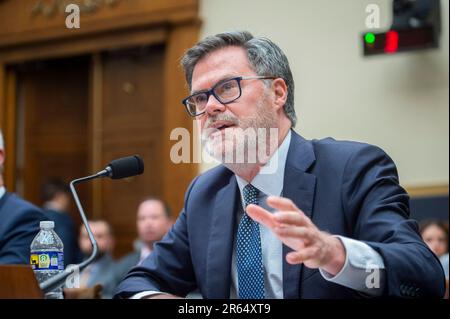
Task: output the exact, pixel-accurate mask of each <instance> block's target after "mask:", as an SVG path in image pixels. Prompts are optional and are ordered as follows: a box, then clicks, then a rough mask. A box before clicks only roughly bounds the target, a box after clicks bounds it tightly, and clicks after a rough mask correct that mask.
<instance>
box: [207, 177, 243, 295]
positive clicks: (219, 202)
mask: <svg viewBox="0 0 450 319" xmlns="http://www.w3.org/2000/svg"><path fill="white" fill-rule="evenodd" d="M237 194H238V187H237V183H236V177H235V176H234V175H232V176H231V178H230V182H229V184H228V185H227V186H225V187H224V188H222V189H221V190H220V191H219V192H218V193H217V195H216V201H215V204H214V209H213V211H212V213H213V217H212V222H211V232H210V236H209V245H208V254H207V291H208V293H207V298H214V299H215V298H220V299H223V298H229V297H230V285H231V258H232V251H233V231H234V222H235V218H236V212H237V207H236V203H239V202H240V201H238V200H237V198H236V196H237Z"/></svg>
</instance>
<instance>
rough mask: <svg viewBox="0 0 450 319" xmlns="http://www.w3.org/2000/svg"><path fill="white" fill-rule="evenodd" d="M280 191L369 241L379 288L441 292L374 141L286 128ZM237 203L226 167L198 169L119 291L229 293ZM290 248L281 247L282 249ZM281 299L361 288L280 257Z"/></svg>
mask: <svg viewBox="0 0 450 319" xmlns="http://www.w3.org/2000/svg"><path fill="white" fill-rule="evenodd" d="M283 196H284V197H287V198H290V199H292V200H293V201H294V202H295V204H296V205H297V206H298V207H299V208H300V209H302V210H303V212H305V214H306V215H308V216H309V217H310V218H311V219H312V221H313V222H314V224H315V225H316V226H317V227H318V228H319V229H321V230H324V231H328V232H329V233H331V234H336V235H342V236H346V237H349V238H354V239H357V240H360V241H363V242H365V243H367V244H368V245H369V246H371V247H372V248H373V249H375V250H376V251H377V252H378V253H379V254H380V255H381V256H382V258H383V260H384V264H385V266H386V283H385V290H384V292H383V295H384V296H396V297H421V296H423V297H441V296H442V295H443V293H444V275H443V271H442V267H441V266H440V264H439V260H438V259H437V258H436V256H434V255H433V253H432V252H431V251H430V250H429V249H428V248H427V246H426V245H425V244H424V243H423V241H422V240H421V238H420V236H419V234H418V231H417V223H416V222H415V221H413V220H410V219H408V217H409V207H408V201H409V198H408V195H407V193H406V192H405V190H404V189H403V188H402V187H400V186H399V181H398V177H397V170H396V167H395V165H394V163H393V162H392V160H391V159H390V158H389V157H388V156H387V155H386V154H385V153H384V152H383V151H382V150H381V149H379V148H377V147H375V146H371V145H367V144H362V143H356V142H341V141H335V140H333V139H331V138H327V139H324V140H312V141H307V140H305V139H303V138H302V137H301V136H299V135H298V134H296V133H295V132H292V138H291V144H290V147H289V152H288V155H287V160H286V168H285V174H284V185H283ZM238 205H241V203H240V200H239V188H238V186H237V183H236V178H235V175H234V174H233V173H232V172H231V171H229V170H228V169H226V168H224V167H223V166H219V167H216V168H214V169H212V170H209V171H208V172H206V173H204V174H202V175H200V176H198V177H197V178H196V179H194V181H193V182H192V183H191V185H190V187H189V189H188V191H187V193H186V197H185V203H184V210H183V211H182V212H181V214H180V216H179V218H178V220H177V222H176V223H175V225H174V226H173V228H172V229H171V230H170V232H169V233H168V234H167V235H166V236H165V238H164V239H163V240H162V241H161V242H159V243H158V244H156V245H155V249H154V251H153V253H152V254H151V255H150V256H149V257H148V258H147V259H146V260H145V261H144V262H143V263H142V265H141V266H140V267H136V268H134V269H133V270H132V271H131V272H130V273H129V274H128V276H127V277H126V279H125V280H124V281H123V282H122V283H121V284H120V285H119V287H118V289H117V290H116V293H117V294H118V295H117V296H118V297H128V296H130V295H133V294H134V293H137V292H140V291H145V290H160V291H165V292H169V293H173V294H176V295H181V296H184V295H186V294H187V293H188V292H189V291H191V290H194V289H196V288H197V287H198V288H199V289H200V292H201V294H202V295H203V296H204V297H205V298H228V297H229V293H230V280H231V278H230V276H231V258H232V249H233V240H234V233H235V230H234V229H233V228H234V225H235V221H234V219H235V216H236V212H237V210H238V207H239V206H238ZM289 251H290V249H289V248H288V247H286V246H283V256H285V255H286V253H288V252H289ZM283 292H284V297H285V298H353V297H360V296H361V295H360V294H359V293H358V292H356V291H354V290H352V289H350V288H346V287H344V286H341V285H338V284H335V283H332V282H329V281H326V280H325V279H324V278H322V276H321V275H320V273H319V271H318V270H317V269H309V268H307V267H305V266H303V265H290V264H288V263H287V262H286V261H285V259H283Z"/></svg>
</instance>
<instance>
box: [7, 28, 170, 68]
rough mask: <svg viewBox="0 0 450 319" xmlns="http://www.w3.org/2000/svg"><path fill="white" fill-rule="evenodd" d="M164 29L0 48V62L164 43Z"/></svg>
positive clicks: (125, 31) (112, 33)
mask: <svg viewBox="0 0 450 319" xmlns="http://www.w3.org/2000/svg"><path fill="white" fill-rule="evenodd" d="M166 37H167V31H166V30H165V28H164V27H162V26H160V27H154V28H151V29H139V30H121V31H120V32H119V31H117V32H111V33H105V34H102V35H97V36H96V37H82V38H77V39H64V40H60V41H56V42H50V43H44V44H37V45H31V47H30V46H23V47H19V48H16V49H8V50H5V51H1V50H0V62H3V63H19V62H24V61H27V60H38V59H46V58H52V57H58V58H61V57H64V56H74V55H79V54H88V53H91V52H96V51H100V50H109V49H120V48H125V47H132V46H138V45H151V44H157V43H164V41H165V39H166Z"/></svg>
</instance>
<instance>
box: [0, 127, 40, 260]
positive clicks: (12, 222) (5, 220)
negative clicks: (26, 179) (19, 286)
mask: <svg viewBox="0 0 450 319" xmlns="http://www.w3.org/2000/svg"><path fill="white" fill-rule="evenodd" d="M4 161H5V150H4V146H3V136H2V132H1V131H0V264H29V263H30V245H31V242H32V241H33V238H34V237H35V236H36V235H37V233H38V232H39V222H41V221H43V220H45V216H44V214H43V213H42V211H41V210H40V209H39V208H37V207H36V206H34V205H32V204H31V203H28V202H26V201H25V200H23V199H22V198H20V197H19V196H17V195H16V194H12V193H8V192H7V191H6V188H5V186H4V185H3V176H2V174H3V163H4Z"/></svg>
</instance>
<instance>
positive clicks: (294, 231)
mask: <svg viewBox="0 0 450 319" xmlns="http://www.w3.org/2000/svg"><path fill="white" fill-rule="evenodd" d="M274 231H275V234H277V235H278V236H279V237H293V238H300V239H302V240H304V241H305V242H307V243H308V242H310V241H311V240H312V237H313V236H314V232H313V231H312V230H311V229H309V228H307V227H298V226H285V225H280V226H277V227H275V229H274Z"/></svg>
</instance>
